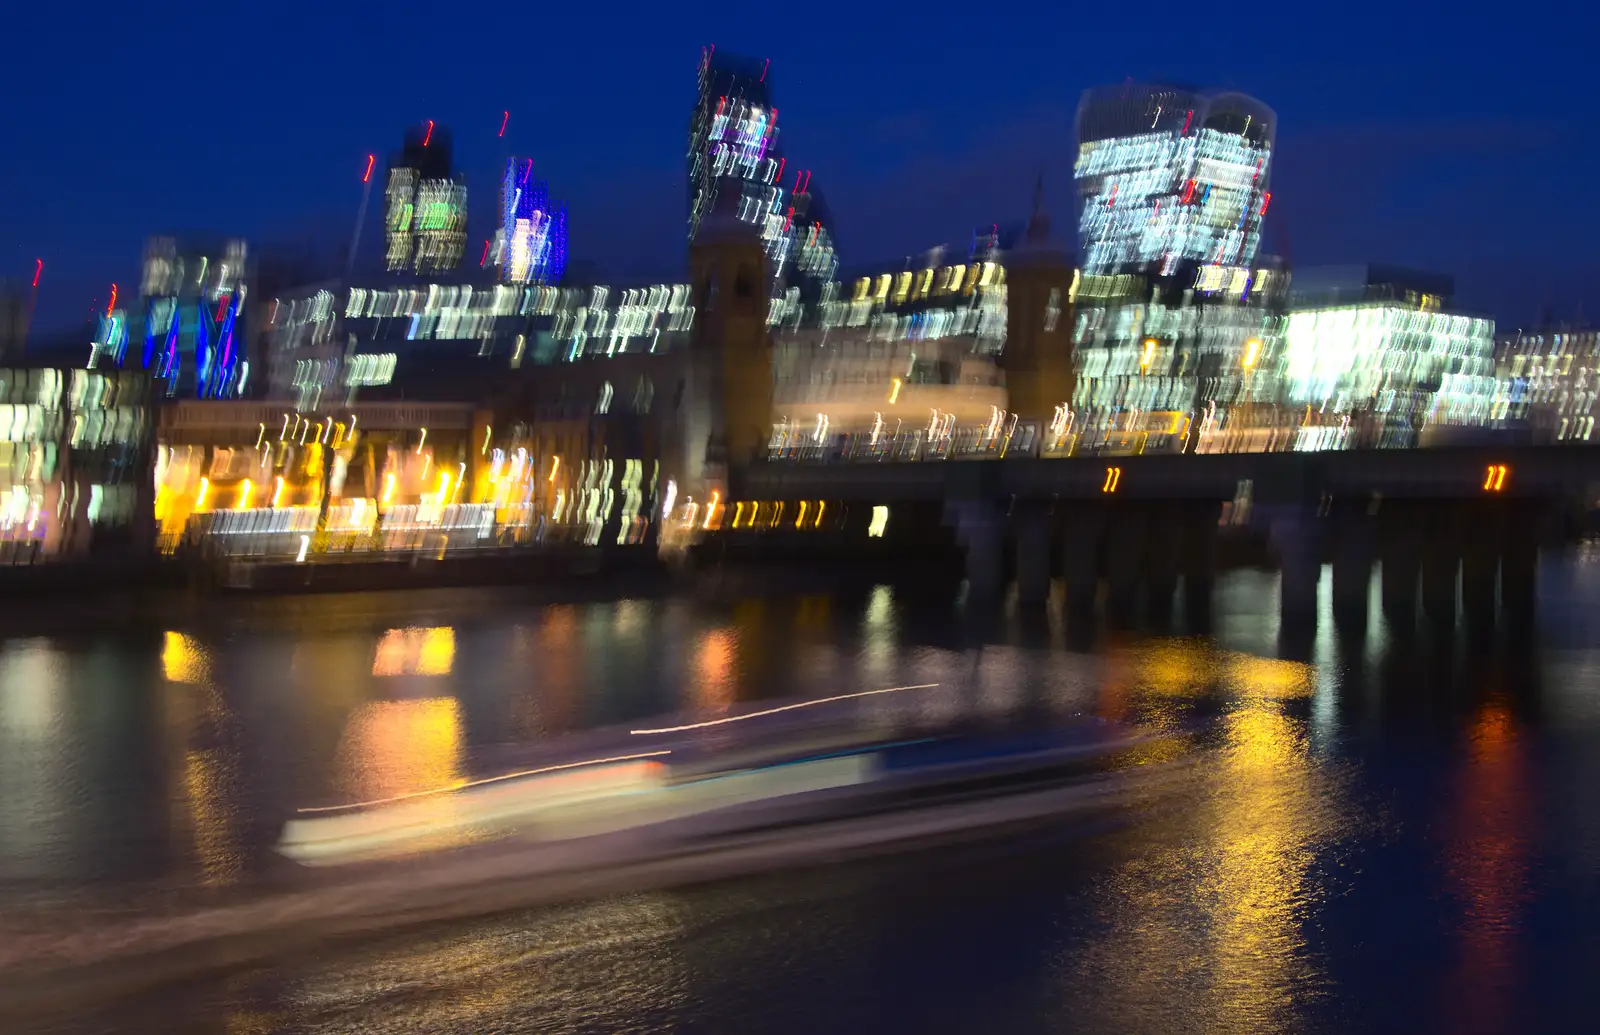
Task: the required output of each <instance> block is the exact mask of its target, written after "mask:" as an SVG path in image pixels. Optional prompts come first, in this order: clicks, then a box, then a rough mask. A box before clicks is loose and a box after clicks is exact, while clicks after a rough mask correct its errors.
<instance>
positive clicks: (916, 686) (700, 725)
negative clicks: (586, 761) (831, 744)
mask: <svg viewBox="0 0 1600 1035" xmlns="http://www.w3.org/2000/svg"><path fill="white" fill-rule="evenodd" d="M938 685H939V684H938V683H913V684H912V685H911V686H887V687H884V688H883V689H882V690H858V691H857V692H855V693H853V694H837V695H835V696H833V697H819V698H817V699H816V700H815V701H801V702H799V703H798V704H786V705H783V706H781V707H778V708H765V709H763V710H761V711H759V712H746V713H745V714H743V715H729V716H727V717H726V718H722V719H707V720H706V721H705V722H690V723H685V724H684V725H682V726H663V727H661V728H660V729H654V730H629V731H628V732H629V733H631V734H633V735H634V736H636V737H638V736H643V735H645V734H650V733H682V732H683V731H685V730H701V729H705V728H706V727H707V726H722V725H726V724H727V723H730V722H743V721H744V720H746V719H759V718H761V717H762V716H763V715H776V714H778V713H779V712H792V711H794V710H795V709H796V708H810V707H812V706H813V705H818V704H831V703H832V702H834V701H849V700H852V699H854V698H857V697H871V696H873V695H874V694H892V693H897V692H898V691H901V690H928V689H931V688H933V687H936V686H938Z"/></svg>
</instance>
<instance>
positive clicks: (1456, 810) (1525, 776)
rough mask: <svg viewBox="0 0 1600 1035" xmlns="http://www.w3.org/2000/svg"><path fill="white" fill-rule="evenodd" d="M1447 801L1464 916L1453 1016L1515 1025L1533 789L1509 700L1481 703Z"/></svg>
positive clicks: (1473, 1022) (1451, 874)
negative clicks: (1513, 1000) (1514, 997)
mask: <svg viewBox="0 0 1600 1035" xmlns="http://www.w3.org/2000/svg"><path fill="white" fill-rule="evenodd" d="M1446 800H1448V801H1450V802H1452V803H1453V806H1454V807H1453V810H1452V812H1451V814H1450V816H1449V817H1448V818H1447V821H1446V831H1447V835H1446V836H1447V839H1448V846H1447V850H1446V851H1447V854H1446V875H1447V878H1448V883H1449V886H1450V888H1451V890H1452V891H1453V892H1454V893H1455V897H1456V898H1457V899H1458V900H1459V902H1460V903H1461V910H1462V914H1463V916H1462V921H1461V944H1460V947H1459V952H1460V959H1459V961H1458V964H1457V972H1456V975H1455V978H1454V980H1452V981H1449V982H1447V987H1448V989H1449V992H1448V993H1447V994H1448V995H1449V1002H1448V1003H1447V1004H1446V1011H1447V1016H1451V1018H1452V1020H1453V1022H1454V1025H1453V1028H1454V1030H1457V1031H1508V1030H1512V1029H1514V1028H1515V1027H1516V1022H1515V1020H1514V1019H1513V1018H1512V1017H1511V1016H1510V1015H1509V1014H1510V1010H1511V1005H1510V998H1511V993H1512V991H1513V989H1514V988H1515V987H1516V985H1517V984H1518V982H1519V980H1520V977H1521V976H1520V975H1518V974H1517V973H1516V972H1515V961H1516V959H1517V957H1518V955H1519V954H1518V952H1517V946H1516V944H1515V941H1516V937H1517V934H1516V932H1517V931H1518V930H1519V928H1520V926H1521V923H1522V919H1521V918H1522V910H1523V907H1524V906H1525V904H1526V901H1527V898H1528V895H1529V890H1530V889H1529V884H1528V877H1529V875H1528V865H1529V864H1528V853H1529V840H1530V838H1531V837H1532V834H1533V829H1532V826H1533V800H1534V788H1533V786H1532V780H1531V775H1530V773H1529V763H1528V757H1527V745H1526V743H1525V742H1524V738H1523V735H1522V731H1521V730H1520V729H1519V728H1518V726H1517V721H1516V718H1515V717H1514V716H1513V715H1512V713H1511V710H1510V709H1509V708H1508V707H1507V705H1506V702H1505V701H1504V700H1501V699H1491V700H1489V701H1487V702H1486V703H1485V704H1484V705H1483V706H1482V707H1481V708H1480V709H1479V711H1478V714H1477V716H1476V717H1475V719H1474V721H1473V723H1472V726H1471V727H1470V728H1469V729H1468V731H1467V745H1466V751H1465V753H1464V755H1463V757H1462V760H1461V763H1460V765H1459V766H1458V768H1457V770H1456V780H1455V790H1454V792H1453V793H1450V794H1448V795H1447V796H1446Z"/></svg>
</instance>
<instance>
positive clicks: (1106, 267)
mask: <svg viewBox="0 0 1600 1035" xmlns="http://www.w3.org/2000/svg"><path fill="white" fill-rule="evenodd" d="M1276 129H1277V116H1276V115H1274V114H1273V112H1272V109H1270V108H1268V107H1267V106H1266V105H1264V104H1262V103H1261V102H1260V101H1258V100H1256V99H1255V98H1253V97H1247V96H1245V95H1244V94H1240V93H1205V92H1201V91H1198V90H1192V89H1186V88H1182V87H1176V86H1157V85H1150V84H1145V83H1124V84H1119V85H1117V86H1106V87H1097V88H1095V89H1091V90H1087V91H1085V92H1084V95H1083V98H1082V100H1080V101H1079V103H1078V119H1077V132H1078V159H1077V165H1076V168H1075V170H1074V176H1075V177H1076V179H1077V183H1078V195H1079V199H1080V202H1081V205H1082V209H1081V214H1080V218H1079V221H1078V241H1079V246H1080V248H1081V250H1082V268H1083V272H1084V273H1085V274H1089V275H1094V274H1109V273H1153V274H1157V275H1159V276H1173V275H1174V274H1176V273H1178V271H1179V270H1180V269H1181V268H1183V267H1185V266H1190V267H1193V266H1205V265H1223V266H1238V267H1246V266H1249V265H1251V263H1253V262H1254V261H1255V256H1256V247H1257V245H1258V243H1259V241H1260V237H1261V219H1262V217H1263V216H1264V215H1265V214H1266V211H1267V205H1268V203H1269V201H1270V200H1271V198H1272V195H1271V193H1269V191H1268V185H1269V182H1270V179H1269V177H1270V173H1271V162H1272V146H1273V137H1274V133H1275V132H1276Z"/></svg>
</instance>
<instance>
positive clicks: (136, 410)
mask: <svg viewBox="0 0 1600 1035" xmlns="http://www.w3.org/2000/svg"><path fill="white" fill-rule="evenodd" d="M149 388H150V382H149V379H148V378H147V377H146V376H145V374H144V373H143V372H141V371H137V370H112V371H91V370H83V369H62V368H58V367H31V368H9V369H5V370H0V563H7V564H27V563H33V562H36V561H48V560H56V559H66V558H81V557H85V556H90V555H96V554H100V555H103V554H106V553H115V552H118V551H126V552H139V551H140V549H141V547H143V548H147V546H148V544H147V542H146V541H145V538H144V537H145V536H146V534H147V533H148V531H149V529H148V525H147V524H146V523H145V521H144V519H145V518H146V517H147V516H148V514H149V506H150V501H149V499H148V495H147V491H148V487H149V485H150V477H149V466H148V464H149V454H148V446H149V442H150V419H151V408H150V402H151V400H150V397H149Z"/></svg>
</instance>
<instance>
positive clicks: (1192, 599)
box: [1183, 500, 1222, 633]
mask: <svg viewBox="0 0 1600 1035" xmlns="http://www.w3.org/2000/svg"><path fill="white" fill-rule="evenodd" d="M1221 518H1222V504H1221V503H1218V502H1215V501H1211V500H1203V501H1200V502H1195V503H1190V504H1188V505H1186V506H1185V507H1184V509H1183V615H1184V624H1185V625H1186V626H1187V628H1188V631H1189V632H1192V633H1198V632H1209V631H1210V630H1211V591H1212V589H1213V588H1214V587H1215V586H1216V582H1217V523H1218V522H1219V521H1220V520H1221Z"/></svg>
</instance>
